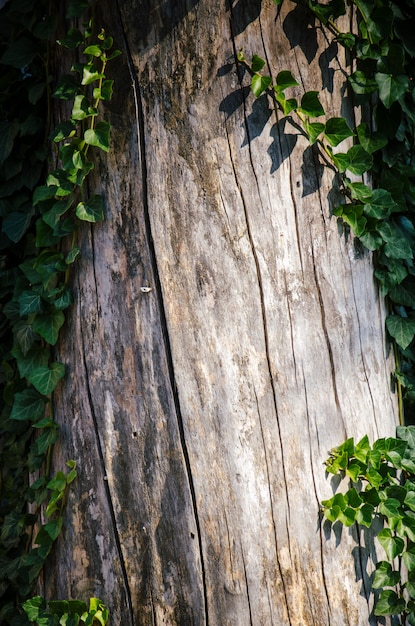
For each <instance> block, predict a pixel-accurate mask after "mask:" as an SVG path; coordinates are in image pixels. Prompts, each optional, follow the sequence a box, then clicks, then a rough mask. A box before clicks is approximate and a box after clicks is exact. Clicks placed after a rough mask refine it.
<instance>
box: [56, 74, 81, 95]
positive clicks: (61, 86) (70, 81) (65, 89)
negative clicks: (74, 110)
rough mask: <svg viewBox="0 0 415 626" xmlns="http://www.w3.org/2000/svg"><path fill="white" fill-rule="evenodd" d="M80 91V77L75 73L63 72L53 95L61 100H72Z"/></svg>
mask: <svg viewBox="0 0 415 626" xmlns="http://www.w3.org/2000/svg"><path fill="white" fill-rule="evenodd" d="M78 91H79V81H78V79H77V78H76V77H75V76H74V75H73V74H63V75H62V76H60V78H59V80H58V83H57V85H56V87H55V90H54V92H53V94H52V96H53V97H54V98H57V99H59V100H72V98H73V97H74V96H75V94H77V93H78Z"/></svg>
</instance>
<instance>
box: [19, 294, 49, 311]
mask: <svg viewBox="0 0 415 626" xmlns="http://www.w3.org/2000/svg"><path fill="white" fill-rule="evenodd" d="M19 307H20V315H22V316H23V315H29V313H40V312H41V311H42V309H43V306H42V298H41V297H40V295H39V294H38V293H36V292H34V291H22V293H21V294H20V296H19Z"/></svg>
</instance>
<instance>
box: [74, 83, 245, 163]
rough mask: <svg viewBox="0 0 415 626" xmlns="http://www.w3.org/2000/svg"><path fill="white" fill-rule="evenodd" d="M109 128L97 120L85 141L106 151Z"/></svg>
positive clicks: (85, 135) (87, 131)
mask: <svg viewBox="0 0 415 626" xmlns="http://www.w3.org/2000/svg"><path fill="white" fill-rule="evenodd" d="M255 95H256V94H255ZM110 128H111V126H110V124H109V123H108V122H98V123H97V125H96V126H95V128H89V129H88V130H86V131H85V133H84V139H85V142H86V143H87V144H89V145H91V146H96V147H97V148H101V150H104V151H105V152H108V151H109V140H110Z"/></svg>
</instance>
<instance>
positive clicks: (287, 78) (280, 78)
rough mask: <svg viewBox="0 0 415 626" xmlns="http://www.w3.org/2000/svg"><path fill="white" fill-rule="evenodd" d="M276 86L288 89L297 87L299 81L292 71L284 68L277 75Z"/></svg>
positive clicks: (282, 89) (281, 89) (280, 88)
mask: <svg viewBox="0 0 415 626" xmlns="http://www.w3.org/2000/svg"><path fill="white" fill-rule="evenodd" d="M276 86H277V88H278V89H279V90H280V91H284V89H288V87H297V86H298V82H297V81H296V80H295V78H294V76H293V75H292V74H291V72H288V71H287V70H283V71H282V72H279V73H278V75H277V80H276Z"/></svg>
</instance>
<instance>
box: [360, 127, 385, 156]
mask: <svg viewBox="0 0 415 626" xmlns="http://www.w3.org/2000/svg"><path fill="white" fill-rule="evenodd" d="M356 130H357V136H358V138H359V142H360V145H361V146H362V148H364V149H365V150H366V151H367V152H369V153H370V154H372V153H373V152H377V151H378V150H380V149H381V148H384V147H385V146H386V145H387V143H388V140H387V138H386V137H385V136H384V135H383V134H382V133H381V132H372V133H371V132H370V131H369V128H368V126H367V124H364V123H362V124H359V126H358V127H357V129H356Z"/></svg>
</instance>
